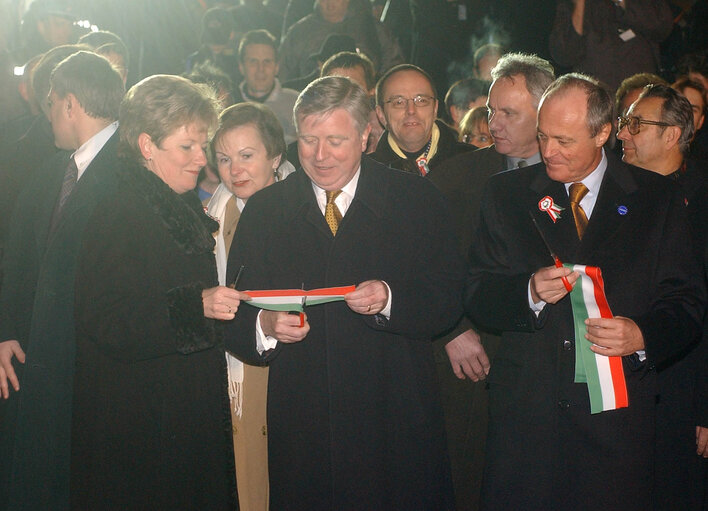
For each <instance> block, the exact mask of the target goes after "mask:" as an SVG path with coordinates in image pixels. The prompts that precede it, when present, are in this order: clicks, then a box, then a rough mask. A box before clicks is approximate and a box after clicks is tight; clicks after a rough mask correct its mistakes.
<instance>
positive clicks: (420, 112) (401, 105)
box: [371, 64, 474, 176]
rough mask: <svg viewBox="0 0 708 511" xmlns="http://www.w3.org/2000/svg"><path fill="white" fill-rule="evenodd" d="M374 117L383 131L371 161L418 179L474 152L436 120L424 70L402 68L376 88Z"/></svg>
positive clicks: (434, 100)
mask: <svg viewBox="0 0 708 511" xmlns="http://www.w3.org/2000/svg"><path fill="white" fill-rule="evenodd" d="M376 114H377V115H378V117H379V120H380V121H381V124H383V125H384V127H385V128H386V131H384V132H383V135H381V138H380V139H379V143H378V146H377V147H376V151H374V152H373V153H372V154H371V157H372V158H374V159H375V160H376V161H378V162H381V163H383V164H384V165H389V166H391V167H393V168H396V169H399V170H405V171H406V172H412V173H414V174H419V175H421V176H426V175H428V172H430V170H431V169H433V168H435V167H436V166H438V165H439V164H440V163H441V162H443V161H445V160H446V159H448V158H450V157H451V156H455V155H456V154H461V153H463V152H466V151H470V150H473V149H474V147H471V146H469V145H467V144H463V143H461V142H458V141H457V134H456V133H455V131H454V130H453V129H452V128H450V127H448V126H446V125H445V124H444V123H443V122H441V121H439V120H436V117H437V114H438V100H437V95H436V92H435V86H434V85H433V81H432V79H431V78H430V76H429V75H428V73H426V72H425V71H424V70H422V69H421V68H419V67H417V66H414V65H412V64H401V65H399V66H395V67H393V68H391V69H390V70H389V71H387V72H386V73H385V74H384V75H383V76H382V77H381V79H380V80H379V82H378V83H377V84H376Z"/></svg>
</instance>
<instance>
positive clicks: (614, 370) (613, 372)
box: [564, 264, 629, 413]
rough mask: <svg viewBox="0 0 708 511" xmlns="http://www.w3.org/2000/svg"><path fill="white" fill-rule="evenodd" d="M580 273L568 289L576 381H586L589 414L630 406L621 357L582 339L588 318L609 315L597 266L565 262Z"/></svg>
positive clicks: (609, 316)
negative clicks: (603, 352) (593, 347)
mask: <svg viewBox="0 0 708 511" xmlns="http://www.w3.org/2000/svg"><path fill="white" fill-rule="evenodd" d="M564 266H566V267H567V268H570V269H572V270H573V271H576V272H578V273H579V274H580V278H579V279H578V281H577V282H576V283H575V285H574V286H573V290H572V291H571V292H570V301H571V304H572V306H573V320H574V323H575V341H576V342H575V383H587V385H588V394H589V396H590V413H600V412H604V411H607V410H615V409H617V408H625V407H627V406H629V401H628V398H627V384H626V382H625V379H624V370H623V368H622V357H607V356H604V355H600V354H597V353H595V352H594V351H592V350H591V349H590V343H589V342H588V341H587V340H586V339H585V332H586V330H587V327H586V326H585V320H586V319H587V318H611V317H612V311H610V306H609V304H608V303H607V298H606V297H605V285H604V282H603V280H602V272H601V271H600V268H597V267H595V266H584V265H581V264H576V265H570V264H566V265H564Z"/></svg>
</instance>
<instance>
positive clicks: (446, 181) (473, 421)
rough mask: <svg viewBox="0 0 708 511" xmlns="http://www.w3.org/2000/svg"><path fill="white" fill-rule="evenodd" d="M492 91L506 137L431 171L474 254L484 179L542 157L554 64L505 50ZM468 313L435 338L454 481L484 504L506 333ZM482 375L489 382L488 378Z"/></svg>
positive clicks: (461, 497) (459, 491)
mask: <svg viewBox="0 0 708 511" xmlns="http://www.w3.org/2000/svg"><path fill="white" fill-rule="evenodd" d="M492 76H493V77H494V83H493V84H492V87H491V89H490V91H489V100H488V105H489V110H490V112H493V114H492V115H490V124H489V127H490V131H491V133H492V136H493V137H496V138H498V139H499V144H497V145H494V146H492V147H488V148H485V149H480V150H478V151H473V152H469V153H463V154H460V155H457V156H455V157H453V158H449V159H447V160H445V161H444V162H442V163H441V164H440V165H438V166H437V168H435V169H433V170H432V172H431V173H430V174H429V178H430V180H431V181H432V182H433V183H435V185H437V186H438V188H440V191H442V192H443V194H444V195H445V197H446V199H447V202H448V204H449V206H450V211H451V212H452V219H453V228H454V230H455V232H456V234H457V237H458V239H459V241H460V253H461V254H463V255H464V256H465V257H467V256H468V252H469V249H470V243H471V242H472V235H473V234H474V232H475V229H476V227H477V220H478V216H479V203H480V201H481V198H482V190H483V189H484V185H485V184H486V182H487V180H488V179H489V177H490V176H491V175H492V174H496V173H497V172H501V171H502V170H506V169H509V168H518V165H519V163H520V162H523V164H533V163H537V162H540V161H541V156H540V154H539V152H538V142H537V140H536V110H537V109H538V103H539V102H540V101H541V96H542V95H543V92H544V91H545V90H546V87H548V86H549V85H550V84H551V82H553V79H554V75H553V67H551V65H550V64H549V63H548V62H547V61H545V60H543V59H541V58H539V57H536V56H533V55H524V54H519V53H509V54H507V55H504V56H503V57H502V58H501V59H500V60H499V62H498V63H497V65H496V67H494V69H493V70H492ZM472 327H473V325H472V324H471V323H470V321H469V319H467V318H463V319H462V320H461V321H460V323H459V324H458V325H457V327H456V328H455V329H454V330H453V331H452V332H450V333H449V334H447V335H445V336H443V337H441V338H440V339H438V340H436V342H435V359H436V362H437V367H438V376H439V378H440V382H441V389H442V396H443V408H444V410H445V423H446V427H447V434H448V447H449V451H450V464H451V466H452V481H453V484H454V485H455V496H456V499H457V507H458V509H459V510H460V511H476V510H477V509H478V507H479V493H480V489H481V481H482V469H483V467H484V451H485V439H486V430H487V392H486V390H485V383H484V381H483V380H484V379H485V378H486V376H487V373H488V372H489V368H490V361H491V360H492V359H493V357H494V353H495V352H496V349H497V346H498V345H499V337H497V336H496V335H493V334H491V333H488V332H483V333H481V334H478V333H477V332H476V331H475V330H476V329H473V328H472ZM480 382H481V383H480Z"/></svg>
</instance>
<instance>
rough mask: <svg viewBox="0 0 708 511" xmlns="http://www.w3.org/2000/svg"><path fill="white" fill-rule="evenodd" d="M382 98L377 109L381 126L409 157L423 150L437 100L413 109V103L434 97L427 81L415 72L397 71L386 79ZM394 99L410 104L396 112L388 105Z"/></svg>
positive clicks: (431, 129) (436, 107)
mask: <svg viewBox="0 0 708 511" xmlns="http://www.w3.org/2000/svg"><path fill="white" fill-rule="evenodd" d="M383 95H384V104H383V107H380V106H377V107H376V113H377V114H378V116H379V120H380V121H381V124H383V125H384V126H385V127H386V128H387V129H388V131H389V133H391V136H392V137H393V139H394V140H395V141H396V143H397V144H398V145H399V146H400V147H401V149H403V150H404V151H408V152H411V153H412V152H416V151H419V150H420V149H422V148H423V146H425V144H427V143H428V140H430V137H431V134H432V132H433V124H434V123H435V117H436V116H437V115H438V100H437V99H434V100H432V101H431V102H430V104H429V105H428V106H424V107H423V106H416V105H415V103H414V102H413V101H412V99H413V98H415V97H416V96H426V97H428V98H431V97H434V93H433V87H432V86H431V85H430V82H429V81H428V79H427V78H426V77H425V76H423V75H422V74H420V73H419V72H417V71H413V70H410V71H399V72H398V73H394V74H393V75H392V76H390V77H389V78H388V80H387V81H386V86H385V87H384V89H383ZM395 98H403V99H404V100H409V101H407V102H406V105H405V107H404V108H395V107H394V106H393V104H392V103H391V100H392V99H395Z"/></svg>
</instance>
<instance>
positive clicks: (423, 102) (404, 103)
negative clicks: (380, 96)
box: [384, 94, 435, 109]
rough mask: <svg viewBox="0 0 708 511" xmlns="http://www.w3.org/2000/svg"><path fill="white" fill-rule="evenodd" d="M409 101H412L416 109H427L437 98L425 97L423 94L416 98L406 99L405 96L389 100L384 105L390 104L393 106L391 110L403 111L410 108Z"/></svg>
mask: <svg viewBox="0 0 708 511" xmlns="http://www.w3.org/2000/svg"><path fill="white" fill-rule="evenodd" d="M409 101H412V102H413V104H414V105H415V107H416V108H425V107H426V106H430V105H431V104H432V103H433V101H435V98H434V97H432V96H425V95H423V94H418V95H417V96H416V97H414V98H404V97H403V96H394V97H392V98H391V99H389V100H388V101H384V103H389V104H390V105H391V108H398V109H403V108H408V102H409Z"/></svg>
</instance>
